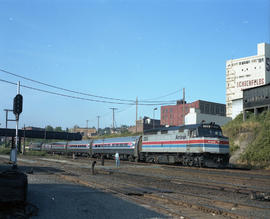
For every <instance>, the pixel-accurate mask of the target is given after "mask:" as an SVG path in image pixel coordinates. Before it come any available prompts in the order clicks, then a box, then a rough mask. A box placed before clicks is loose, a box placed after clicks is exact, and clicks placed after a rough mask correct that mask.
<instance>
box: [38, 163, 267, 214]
mask: <svg viewBox="0 0 270 219" xmlns="http://www.w3.org/2000/svg"><path fill="white" fill-rule="evenodd" d="M43 162H44V163H43ZM52 162H54V161H51V163H48V161H42V166H43V165H44V166H47V167H48V165H49V166H54V167H55V166H56V164H55V163H52ZM75 162H76V161H74V163H75ZM87 164H89V161H88V162H87ZM39 165H41V163H39ZM134 165H135V166H136V164H134ZM140 165H143V164H139V165H138V166H140ZM150 165H151V164H150ZM152 165H156V164H152ZM82 166H84V167H81V168H80V165H79V164H77V163H76V165H72V162H68V163H62V162H61V163H58V168H59V169H61V171H58V172H53V171H51V170H50V169H49V168H48V174H55V175H56V176H58V177H60V178H62V179H65V180H67V181H70V182H73V183H77V184H80V185H84V186H88V187H91V188H95V189H98V190H101V191H104V192H108V193H111V194H113V195H115V196H118V197H120V198H122V199H125V200H128V201H132V202H135V203H137V204H139V205H142V206H144V207H146V208H149V209H151V210H155V211H157V212H159V213H162V214H164V215H167V216H170V217H174V218H188V219H189V218H190V219H194V218H197V219H201V218H213V215H215V218H240V219H242V218H263V219H264V218H265V219H266V218H269V215H270V205H269V204H268V203H267V204H266V203H265V202H261V203H260V202H259V201H254V202H252V201H250V202H245V199H249V197H248V195H249V193H250V192H257V190H252V188H246V187H241V186H240V187H239V186H236V185H234V184H226V185H225V184H222V185H221V184H220V183H216V182H215V181H213V180H208V181H207V182H206V181H204V182H203V180H200V177H197V178H194V180H189V178H188V179H183V178H181V177H178V176H174V177H168V175H169V174H168V169H171V168H167V167H166V168H163V167H160V166H159V165H158V166H156V167H157V168H156V167H155V166H153V168H152V167H150V168H146V169H145V168H143V167H139V168H138V169H137V170H138V171H137V172H136V173H134V172H135V171H136V169H128V170H127V169H126V168H130V167H126V168H125V167H123V168H120V169H115V168H113V169H106V168H105V169H103V168H99V169H97V173H98V174H97V175H94V176H93V175H90V164H89V167H88V168H85V166H87V165H82ZM172 169H173V168H172ZM182 169H184V172H187V173H189V172H188V171H187V170H188V168H181V169H180V170H182ZM139 170H141V171H139ZM149 170H150V171H149ZM201 170H202V169H201ZM128 171H130V172H128ZM133 171H134V172H133ZM144 171H145V172H144ZM151 171H160V173H159V172H158V174H152V175H151V174H150V173H151ZM194 171H195V172H194ZM197 171H199V168H198V169H196V170H192V171H191V172H192V173H191V175H194V176H195V175H196V172H197ZM177 172H178V171H177ZM218 172H219V171H218ZM219 173H220V174H221V175H222V172H219ZM149 174H150V175H149ZM162 174H164V175H162ZM170 174H172V175H173V174H174V172H172V173H170ZM200 174H202V175H204V174H206V175H205V177H209V178H212V177H211V176H213V174H208V173H207V171H206V172H205V171H202V172H201V173H200ZM106 175H110V176H108V177H106ZM188 175H189V174H187V176H188ZM182 177H184V176H182ZM267 177H268V175H267V176H266V179H267ZM262 178H264V177H262ZM234 180H237V177H236V178H235V179H234ZM260 181H262V179H261V180H260ZM262 182H263V181H262ZM265 182H267V181H265ZM164 185H168V187H169V188H171V189H169V190H165V189H164V188H167V187H166V186H164ZM182 187H185V189H183V190H181V189H179V188H182ZM161 188H162V189H161ZM188 190H190V191H188ZM200 191H202V192H201V193H200ZM208 193H209V195H208ZM219 194H223V195H222V197H219ZM224 194H225V195H226V194H228V196H229V197H232V200H229V199H230V198H227V199H226V198H224ZM234 196H235V197H236V199H235V200H233V197H234ZM253 203H254V204H253Z"/></svg>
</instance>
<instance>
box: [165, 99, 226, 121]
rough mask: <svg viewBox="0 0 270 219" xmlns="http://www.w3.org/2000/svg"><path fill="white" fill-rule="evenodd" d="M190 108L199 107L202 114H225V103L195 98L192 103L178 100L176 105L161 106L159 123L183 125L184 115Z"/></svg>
mask: <svg viewBox="0 0 270 219" xmlns="http://www.w3.org/2000/svg"><path fill="white" fill-rule="evenodd" d="M191 108H195V109H200V112H201V113H203V114H211V115H220V116H225V114H226V106H225V104H220V103H213V102H208V101H203V100H197V101H195V102H192V103H184V104H183V101H178V102H177V104H176V105H170V106H162V107H161V112H160V113H161V115H160V118H161V120H160V123H161V125H170V126H178V125H183V124H184V121H185V120H184V119H185V116H186V115H187V114H188V113H189V112H190V109H191Z"/></svg>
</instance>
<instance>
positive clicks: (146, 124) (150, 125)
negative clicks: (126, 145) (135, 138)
mask: <svg viewBox="0 0 270 219" xmlns="http://www.w3.org/2000/svg"><path fill="white" fill-rule="evenodd" d="M136 124H137V133H143V132H144V131H145V130H149V129H154V128H160V127H161V125H160V120H159V119H151V118H149V117H144V118H143V119H140V120H137V121H136ZM128 131H129V132H131V133H136V126H130V127H129V128H128Z"/></svg>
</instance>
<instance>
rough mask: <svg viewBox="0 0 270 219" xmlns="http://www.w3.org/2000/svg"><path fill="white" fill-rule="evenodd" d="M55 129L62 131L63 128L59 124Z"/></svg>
mask: <svg viewBox="0 0 270 219" xmlns="http://www.w3.org/2000/svg"><path fill="white" fill-rule="evenodd" d="M54 131H55V132H62V131H63V130H62V128H61V126H57V127H55V129H54Z"/></svg>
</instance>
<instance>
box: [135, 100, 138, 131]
mask: <svg viewBox="0 0 270 219" xmlns="http://www.w3.org/2000/svg"><path fill="white" fill-rule="evenodd" d="M137 120H138V97H136V121H135V125H136V133H137V131H138V128H137Z"/></svg>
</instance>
